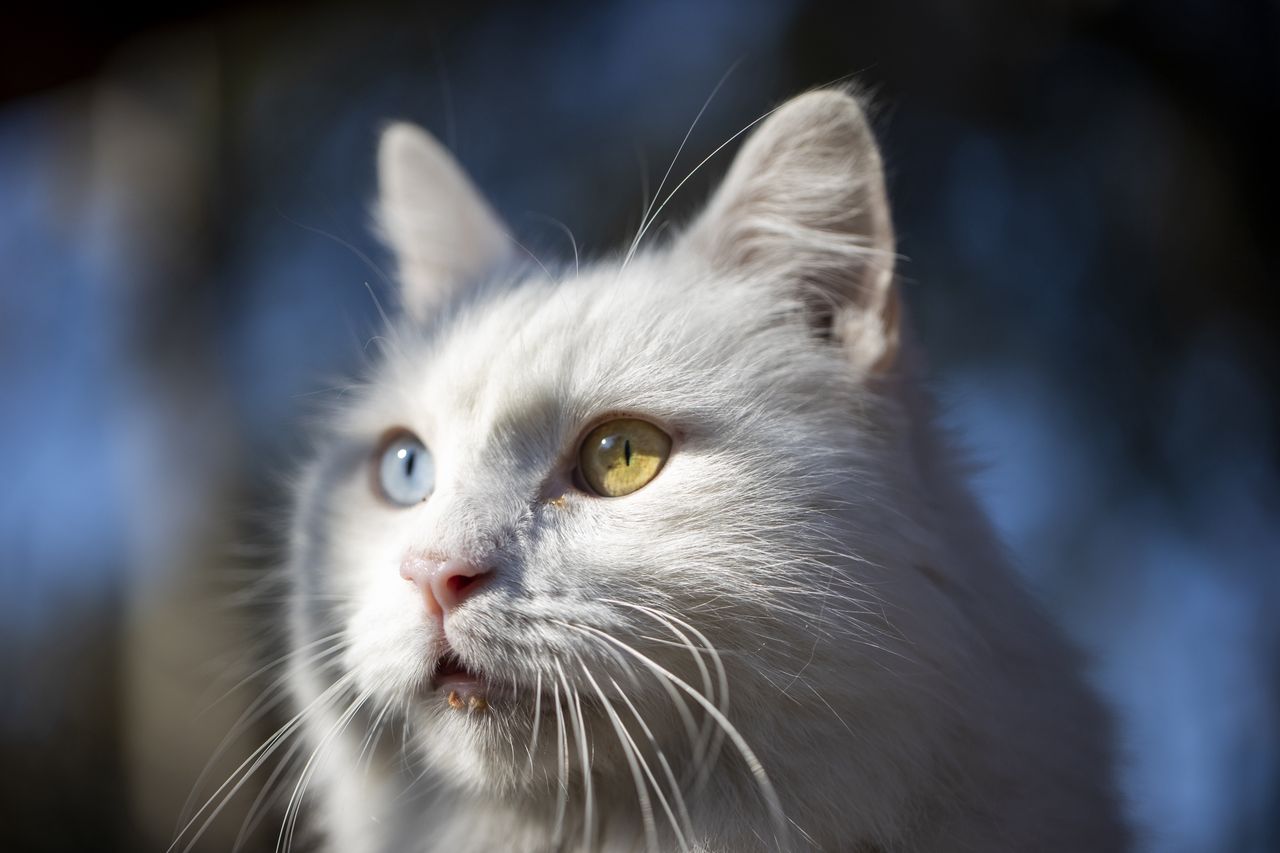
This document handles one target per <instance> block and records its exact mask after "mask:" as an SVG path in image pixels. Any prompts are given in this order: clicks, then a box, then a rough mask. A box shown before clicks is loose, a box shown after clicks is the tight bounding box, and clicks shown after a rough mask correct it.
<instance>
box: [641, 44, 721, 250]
mask: <svg viewBox="0 0 1280 853" xmlns="http://www.w3.org/2000/svg"><path fill="white" fill-rule="evenodd" d="M739 61H740V60H739ZM737 67H738V63H737V62H734V63H733V65H730V66H729V70H728V71H726V72H725V73H724V76H722V77H721V78H720V80H719V82H717V83H716V85H715V88H714V89H712V90H711V94H710V95H707V99H706V100H705V101H703V102H702V108H701V109H699V110H698V114H697V115H696V116H694V117H693V123H692V124H690V125H689V129H688V130H686V131H685V133H684V139H681V140H680V145H679V147H677V148H676V153H675V156H674V157H672V158H671V163H670V164H669V165H668V166H667V171H666V172H665V173H663V175H662V180H661V181H659V182H658V188H657V189H656V190H654V192H653V198H652V199H650V200H649V204H648V206H647V207H646V208H645V211H644V215H643V216H642V217H640V228H639V230H638V231H636V236H635V239H633V240H632V241H631V245H630V246H629V247H628V248H627V256H626V257H625V258H623V260H622V269H626V268H627V264H629V263H630V262H631V258H632V256H634V255H635V253H636V249H638V248H639V247H640V241H641V240H642V239H644V232H646V231H648V230H649V223H650V222H652V221H653V220H652V219H651V218H650V213H652V214H653V216H657V215H658V213H659V212H660V211H661V208H659V210H658V211H654V210H653V203H654V202H656V201H657V200H658V196H660V195H662V188H663V187H664V186H666V184H667V178H669V177H671V170H672V169H674V168H675V167H676V162H677V161H678V160H679V159H680V154H681V152H683V151H684V146H685V145H686V144H687V143H688V142H689V137H690V136H692V135H693V130H694V128H696V127H697V126H698V122H699V121H700V120H701V119H702V114H703V113H705V112H706V111H707V107H709V106H711V102H712V101H713V100H715V97H716V95H717V94H718V93H719V91H720V87H721V86H723V85H724V84H725V81H726V80H728V79H729V77H730V76H731V75H732V74H733V72H734V70H735V69H737ZM682 183H683V182H682Z"/></svg>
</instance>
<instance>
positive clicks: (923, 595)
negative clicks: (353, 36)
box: [288, 91, 1127, 853]
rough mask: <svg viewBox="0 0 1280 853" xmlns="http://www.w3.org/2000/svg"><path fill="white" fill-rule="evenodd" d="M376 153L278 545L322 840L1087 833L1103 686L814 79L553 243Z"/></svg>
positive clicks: (980, 841)
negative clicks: (942, 395) (365, 303)
mask: <svg viewBox="0 0 1280 853" xmlns="http://www.w3.org/2000/svg"><path fill="white" fill-rule="evenodd" d="M379 165H380V185H381V199H380V210H381V223H380V224H381V227H382V229H383V231H384V233H385V235H386V237H387V239H388V241H389V243H390V244H391V246H392V247H393V248H394V250H395V251H396V254H397V259H398V263H399V269H400V278H401V281H402V283H403V297H404V298H403V301H404V307H405V311H404V317H403V318H402V320H401V321H400V322H398V323H397V324H395V325H394V327H393V328H391V329H389V330H388V331H387V334H386V338H385V342H386V345H385V347H384V352H383V354H382V356H381V357H380V360H379V362H378V364H377V365H376V366H375V367H374V368H373V369H372V370H371V372H370V374H369V375H368V376H367V377H366V379H365V380H364V382H363V384H362V385H361V386H360V388H359V389H358V390H357V391H354V392H351V393H350V394H348V396H347V397H346V398H345V399H344V401H343V403H342V406H341V408H340V410H338V411H336V412H335V413H333V415H332V418H331V423H330V424H329V426H328V429H327V430H326V431H325V434H324V436H323V437H322V439H321V441H320V442H319V444H318V450H317V452H316V454H315V459H314V461H313V462H312V463H311V464H310V465H309V466H308V467H307V469H306V472H305V474H304V475H303V476H302V477H301V478H300V480H299V485H298V494H297V500H296V511H295V523H294V529H293V532H292V537H291V552H290V561H289V562H290V565H289V567H288V570H289V572H290V575H291V578H292V583H293V585H294V592H295V596H294V605H293V609H292V613H291V623H292V630H293V638H294V642H295V646H296V649H297V653H296V655H295V657H294V661H295V662H294V664H293V668H292V672H291V684H292V687H293V693H294V698H295V703H296V706H297V709H298V711H299V713H300V718H299V719H300V729H299V730H300V731H301V732H303V733H304V736H305V738H306V741H307V744H308V746H309V747H310V748H309V750H307V752H310V753H311V754H313V755H314V759H313V760H312V761H311V762H309V764H308V765H307V767H306V770H305V776H306V779H305V785H306V789H307V790H308V791H310V794H309V796H310V797H312V798H313V802H314V803H315V805H314V806H312V807H311V808H310V809H309V810H308V817H307V820H308V822H309V824H310V825H311V826H312V827H313V830H314V831H315V832H317V833H318V834H319V836H320V838H321V839H323V840H322V844H323V846H325V848H326V849H331V850H335V851H352V853H359V851H434V850H441V851H468V850H513V851H517V850H518V851H549V850H579V849H603V850H638V851H642V850H681V849H684V850H693V851H707V853H710V851H748V850H775V849H784V850H809V849H813V850H847V851H859V853H892V851H942V850H975V851H977V850H981V851H993V850H1010V851H1013V850H1017V851H1023V850H1041V851H1067V850H1072V851H1075V850H1091V851H1107V850H1122V849H1125V848H1126V843H1127V842H1126V835H1125V832H1124V829H1123V827H1122V824H1121V821H1120V819H1119V816H1118V808H1117V805H1116V802H1115V798H1114V796H1113V794H1112V790H1111V779H1110V775H1111V744H1110V738H1111V734H1110V726H1109V722H1108V719H1107V717H1106V715H1105V714H1104V713H1103V711H1102V710H1101V709H1100V707H1099V706H1098V704H1097V703H1096V702H1095V700H1094V698H1093V696H1092V695H1091V693H1090V692H1089V690H1088V689H1087V688H1086V687H1085V685H1084V682H1083V681H1082V679H1081V676H1080V673H1079V664H1078V662H1077V661H1076V659H1075V657H1074V655H1073V654H1072V652H1071V651H1070V649H1069V648H1068V647H1067V645H1066V644H1065V643H1064V642H1063V641H1062V640H1061V639H1060V637H1059V635H1058V633H1057V632H1056V631H1055V630H1054V629H1053V628H1052V626H1051V625H1050V624H1049V623H1047V622H1046V621H1045V620H1044V619H1043V618H1041V616H1040V615H1039V614H1038V612H1037V609H1036V607H1035V605H1034V603H1033V602H1032V601H1031V599H1030V598H1029V597H1028V596H1027V595H1026V594H1025V593H1024V592H1023V591H1022V590H1021V588H1020V587H1019V586H1018V584H1017V583H1016V581H1015V579H1014V576H1013V574H1012V573H1011V571H1010V570H1009V568H1008V567H1007V566H1006V564H1005V562H1004V559H1003V557H1002V556H1001V553H1000V549H999V547H998V546H997V545H996V543H995V542H994V539H993V537H992V535H991V533H990V532H989V530H988V527H987V524H986V522H985V520H984V519H983V518H982V516H981V514H980V513H979V512H978V511H977V509H976V508H975V506H974V503H973V501H972V500H971V498H970V497H969V495H968V494H967V492H966V490H965V488H964V487H963V485H962V481H961V478H960V476H959V474H958V472H957V470H956V464H955V463H954V461H953V460H952V458H951V452H950V450H949V448H948V447H947V446H946V445H945V442H943V441H942V440H941V439H940V438H939V436H938V434H937V431H936V430H935V428H934V426H933V420H932V413H931V411H930V403H929V400H928V398H927V396H926V395H925V394H924V392H923V391H922V390H921V388H920V385H919V375H918V370H917V366H916V359H915V356H914V354H913V352H912V350H911V348H910V347H909V346H907V345H906V344H905V343H904V341H903V336H902V333H901V329H900V319H899V315H900V312H899V296H898V293H897V286H896V284H895V281H894V239H893V229H892V223H891V219H890V216H889V208H888V204H887V201H886V198H885V191H884V178H883V173H882V168H881V163H880V158H879V154H878V151H877V149H876V146H875V143H874V141H873V138H872V135H871V133H870V131H869V129H868V126H867V123H866V120H865V118H864V116H863V113H862V110H861V108H860V106H859V104H858V103H857V101H856V100H855V99H854V98H852V97H850V96H849V95H848V94H846V93H844V92H840V91H818V92H811V93H808V94H806V95H802V96H800V97H798V98H796V99H794V100H792V101H790V102H788V103H787V104H785V105H783V106H782V107H780V108H779V109H778V110H777V111H775V112H774V113H773V114H772V115H771V116H769V117H768V118H767V119H766V120H765V121H763V122H762V123H761V124H760V126H759V127H758V128H757V129H756V130H755V131H754V133H753V134H752V135H751V137H750V139H749V140H748V141H747V143H746V144H745V145H744V146H743V149H742V151H741V152H740V153H739V154H738V156H737V159H736V161H735V163H734V165H733V166H732V168H731V169H730V171H729V173H728V175H727V176H726V178H725V179H724V182H723V183H722V184H721V186H720V188H719V189H718V191H717V192H716V193H715V195H714V196H713V197H712V199H711V200H710V201H709V203H708V204H707V206H706V208H705V209H704V211H703V212H702V214H701V215H700V216H699V217H698V218H697V219H696V220H695V221H694V222H693V223H692V224H690V225H689V226H688V227H687V228H686V229H684V230H683V231H682V232H681V233H680V234H679V235H678V236H677V237H676V238H675V239H674V240H672V241H671V242H669V243H668V244H666V245H663V246H659V247H656V248H654V247H649V246H647V245H643V246H641V247H640V248H639V250H638V251H628V252H625V253H623V254H622V255H620V256H618V257H616V258H613V259H609V260H602V261H600V262H598V263H595V264H590V265H584V266H583V267H582V268H581V269H572V270H565V271H564V272H563V274H562V275H555V276H553V275H551V274H550V273H548V272H547V271H546V270H544V269H541V268H540V267H539V266H535V265H532V264H529V263H527V262H524V260H523V259H522V257H521V252H520V250H519V248H518V246H517V244H515V243H514V242H513V241H512V239H511V238H510V236H509V235H508V233H507V231H506V230H505V228H504V227H503V226H502V225H501V224H500V223H499V222H498V220H497V218H496V216H495V215H494V214H493V212H492V211H491V210H490V208H489V207H488V206H487V205H486V204H485V203H484V202H483V201H482V200H481V199H480V197H479V196H478V195H477V194H476V193H475V191H474V190H473V189H472V188H471V187H470V185H469V183H468V182H467V180H466V179H465V177H464V176H463V175H462V173H461V171H460V170H459V169H458V167H457V165H456V164H455V163H454V162H453V160H452V158H451V157H450V156H449V155H448V154H447V153H446V152H444V151H443V150H442V149H441V148H440V147H439V145H438V144H437V143H435V142H434V140H432V139H431V138H430V137H428V136H426V135H425V134H424V133H422V132H421V131H419V130H417V129H415V128H411V127H408V126H404V125H397V126H394V127H392V128H390V129H389V130H388V131H387V132H386V133H385V135H384V138H383V144H382V149H381V152H380V164H379Z"/></svg>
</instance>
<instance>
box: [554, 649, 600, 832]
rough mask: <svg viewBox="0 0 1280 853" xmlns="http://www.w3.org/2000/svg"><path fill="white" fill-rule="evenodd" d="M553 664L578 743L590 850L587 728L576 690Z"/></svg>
mask: <svg viewBox="0 0 1280 853" xmlns="http://www.w3.org/2000/svg"><path fill="white" fill-rule="evenodd" d="M555 664H556V671H557V672H558V673H559V674H560V683H561V684H563V685H564V690H565V709H566V711H567V712H568V713H569V723H570V724H571V725H572V726H573V730H574V734H575V738H576V740H577V741H578V759H579V761H580V762H581V763H582V787H583V791H584V793H585V798H586V805H585V808H584V810H583V823H582V846H583V848H584V849H586V850H590V849H591V847H592V844H591V839H592V836H593V835H594V829H595V814H594V808H595V790H594V788H593V786H592V782H591V756H590V754H589V753H588V750H587V726H586V721H585V720H583V719H582V704H581V701H580V699H579V696H578V691H577V689H576V688H573V687H570V686H569V680H568V678H566V677H565V674H564V667H562V666H561V665H560V661H556V662H555ZM570 694H572V702H570Z"/></svg>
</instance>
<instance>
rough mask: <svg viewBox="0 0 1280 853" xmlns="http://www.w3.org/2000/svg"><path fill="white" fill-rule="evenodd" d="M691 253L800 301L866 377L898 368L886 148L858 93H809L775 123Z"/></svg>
mask: <svg viewBox="0 0 1280 853" xmlns="http://www.w3.org/2000/svg"><path fill="white" fill-rule="evenodd" d="M682 246H683V247H684V248H685V249H687V250H689V251H692V252H695V253H696V254H698V255H700V256H701V257H702V258H703V259H704V260H705V261H706V262H708V263H709V264H711V265H712V266H713V267H714V268H715V269H717V270H719V271H721V272H726V273H729V274H731V275H739V276H743V277H752V278H760V277H765V278H767V279H768V280H769V281H771V282H774V283H775V286H777V287H779V288H787V289H788V293H789V295H791V296H796V295H798V296H799V297H800V298H801V299H802V300H803V301H804V302H805V303H806V304H807V305H809V306H811V310H810V321H811V323H812V325H813V327H814V331H815V333H816V334H818V335H820V336H822V337H829V338H832V339H834V340H835V341H837V342H838V343H839V344H840V345H842V346H843V347H844V348H845V350H846V352H847V353H848V355H849V358H850V359H851V361H852V362H853V363H854V365H855V367H856V368H858V369H859V370H862V371H867V372H874V371H882V370H885V369H887V368H888V367H889V366H890V365H891V364H892V363H893V360H894V356H895V354H896V351H897V342H898V320H897V300H896V296H895V294H894V292H893V268H894V237H893V223H892V220H891V218H890V214H889V203H888V200H887V198H886V197H885V187H884V169H883V166H882V164H881V160H880V152H879V150H878V149H877V147H876V143H875V139H874V137H873V136H872V133H871V128H870V126H869V124H868V122H867V119H866V116H865V114H864V113H863V110H862V107H861V106H860V105H859V103H858V101H857V100H855V99H854V98H853V97H852V96H850V95H849V94H848V93H846V92H843V91H840V90H832V89H825V90H818V91H813V92H808V93H806V94H803V95H800V96H798V97H796V98H793V99H791V100H790V101H788V102H787V103H785V104H783V105H782V106H781V107H779V108H778V109H777V110H776V111H775V112H774V113H773V114H772V115H771V116H769V118H767V119H766V120H765V121H764V122H763V123H762V124H761V126H760V127H759V128H758V129H757V130H756V131H755V132H754V133H753V134H752V135H751V137H750V138H749V139H748V140H747V142H746V143H745V144H744V145H743V147H742V150H741V151H740V152H739V153H738V156H737V157H736V158H735V159H734V162H733V165H732V166H731V167H730V169H729V172H728V174H727V175H726V176H725V179H724V181H723V182H722V183H721V185H720V188H719V189H718V190H717V191H716V193H715V195H714V196H713V197H712V199H711V201H710V202H709V203H708V204H707V208H706V210H705V211H703V213H702V214H701V216H699V217H698V219H697V220H696V221H695V222H694V224H693V225H692V226H691V227H690V228H689V230H688V231H687V232H686V233H685V235H684V237H683V243H682ZM797 289H798V292H797Z"/></svg>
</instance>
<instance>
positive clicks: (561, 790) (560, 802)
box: [551, 681, 569, 850]
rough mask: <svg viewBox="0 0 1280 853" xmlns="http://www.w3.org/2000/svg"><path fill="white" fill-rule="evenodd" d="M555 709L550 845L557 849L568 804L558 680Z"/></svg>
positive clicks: (566, 748)
mask: <svg viewBox="0 0 1280 853" xmlns="http://www.w3.org/2000/svg"><path fill="white" fill-rule="evenodd" d="M555 709H556V733H557V734H556V781H557V785H556V822H555V828H554V829H553V830H552V832H551V846H552V848H554V849H556V850H559V849H560V846H561V844H562V843H563V842H564V814H565V810H566V809H567V808H568V805H569V787H568V785H569V744H568V738H567V737H566V736H565V730H564V714H563V713H562V712H561V710H560V682H558V681H557V682H556V683H555Z"/></svg>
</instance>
